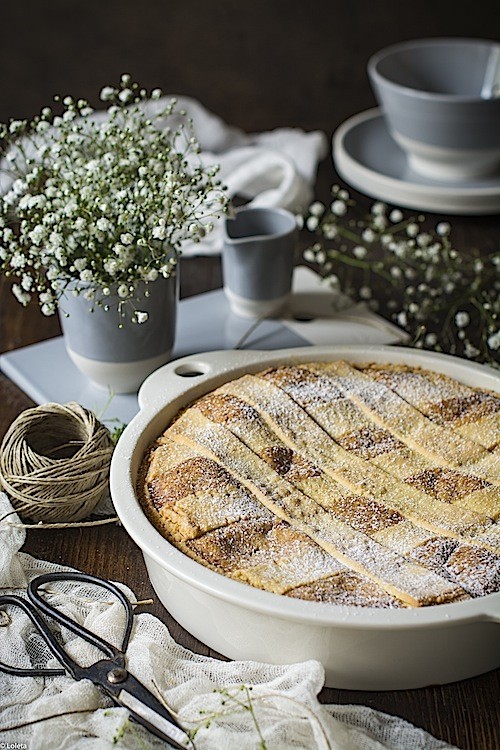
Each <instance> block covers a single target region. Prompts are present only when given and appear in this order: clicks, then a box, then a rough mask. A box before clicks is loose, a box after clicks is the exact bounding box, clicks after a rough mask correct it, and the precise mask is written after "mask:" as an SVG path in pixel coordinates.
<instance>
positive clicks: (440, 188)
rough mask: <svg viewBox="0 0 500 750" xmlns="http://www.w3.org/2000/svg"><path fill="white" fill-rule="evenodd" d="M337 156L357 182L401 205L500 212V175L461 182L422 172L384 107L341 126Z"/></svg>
mask: <svg viewBox="0 0 500 750" xmlns="http://www.w3.org/2000/svg"><path fill="white" fill-rule="evenodd" d="M333 161H334V164H335V168H336V170H337V172H338V173H339V175H340V176H341V177H342V178H343V179H344V180H345V181H346V182H347V183H349V184H350V185H352V187H354V188H356V189H357V190H359V191H360V192H362V193H364V194H365V195H369V196H371V197H373V198H377V199H379V200H384V201H387V202H389V203H393V204H395V205H398V206H404V207H405V208H413V209H416V210H423V211H434V212H437V213H451V214H469V215H472V214H474V215H479V214H496V213H498V212H500V175H494V176H491V177H484V178H481V179H478V180H477V181H472V180H471V181H468V182H461V183H457V182H445V181H441V180H432V179H431V178H429V177H424V176H423V175H419V174H417V173H416V172H414V171H413V170H412V169H411V168H410V167H409V165H408V161H407V158H406V156H405V153H404V151H402V149H401V148H400V147H399V146H398V144H397V143H396V142H395V141H394V139H393V138H392V137H391V135H390V134H389V131H388V129H387V126H386V122H385V118H384V116H383V114H382V112H381V110H380V109H379V108H376V109H369V110H368V111H367V112H361V113H360V114H358V115H354V117H350V118H349V119H348V120H347V121H346V122H345V123H343V125H341V126H340V127H339V128H338V129H337V130H336V132H335V133H334V136H333Z"/></svg>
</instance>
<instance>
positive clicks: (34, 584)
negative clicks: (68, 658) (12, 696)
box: [28, 571, 133, 664]
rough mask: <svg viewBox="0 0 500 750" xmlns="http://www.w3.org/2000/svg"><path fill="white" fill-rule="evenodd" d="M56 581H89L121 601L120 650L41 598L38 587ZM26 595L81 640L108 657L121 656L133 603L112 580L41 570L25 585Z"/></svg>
mask: <svg viewBox="0 0 500 750" xmlns="http://www.w3.org/2000/svg"><path fill="white" fill-rule="evenodd" d="M55 581H79V582H81V583H90V584H93V585H94V586H99V587H100V588H104V589H107V590H108V591H110V592H111V593H112V594H113V595H114V596H115V597H116V598H117V599H118V600H119V601H120V603H121V604H122V605H123V608H124V609H125V614H126V622H125V630H124V633H123V638H122V643H121V646H120V648H119V649H118V648H116V647H115V646H113V645H112V644H111V643H108V641H104V640H103V639H102V638H100V637H99V636H98V635H96V634H95V633H92V631H90V630H87V628H86V627H84V626H83V625H80V624H79V623H77V622H75V620H73V619H71V618H70V617H68V616H67V615H65V614H64V612H61V611H60V610H58V609H56V608H55V607H53V606H52V605H51V604H49V603H48V602H47V600H46V599H44V597H43V596H42V595H41V594H40V592H39V588H40V587H41V586H44V585H45V584H46V583H54V582H55ZM28 597H29V599H30V601H31V602H32V603H33V604H34V605H35V606H36V607H37V608H38V609H39V610H40V611H41V612H43V614H44V615H47V616H48V617H50V618H52V619H53V620H54V621H55V622H57V623H59V624H60V625H64V626H65V627H66V628H68V630H70V631H71V632H72V633H74V634H75V635H77V636H79V637H80V638H82V639H83V640H84V641H87V643H91V644H92V645H93V646H96V647H97V648H98V649H99V650H100V651H102V652H103V653H104V654H106V656H108V657H109V658H110V659H116V658H118V657H120V656H121V655H123V653H124V652H125V651H126V649H127V646H128V642H129V640H130V634H131V632H132V622H133V612H132V606H131V604H130V601H129V600H128V598H127V597H126V596H125V594H124V593H123V591H121V589H119V588H118V587H117V586H115V585H114V584H113V583H111V581H106V580H105V579H103V578H97V577H96V576H92V575H89V574H88V573H78V572H72V571H69V572H67V573H66V572H60V573H44V574H42V575H40V576H37V577H36V578H33V579H32V581H30V583H29V585H28ZM63 664H64V662H63Z"/></svg>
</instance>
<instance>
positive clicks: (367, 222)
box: [304, 185, 500, 367]
mask: <svg viewBox="0 0 500 750" xmlns="http://www.w3.org/2000/svg"><path fill="white" fill-rule="evenodd" d="M356 208H357V206H356V202H355V201H354V200H353V199H352V198H351V196H350V194H349V192H348V191H347V190H345V189H343V188H341V187H339V186H338V185H334V186H333V188H332V202H331V205H330V206H329V207H328V208H326V207H325V206H324V205H323V204H322V203H320V202H318V201H316V202H315V203H313V204H312V205H311V206H310V209H309V213H308V216H307V217H306V219H305V226H306V228H307V229H308V230H309V231H310V232H312V233H313V234H314V235H315V236H316V238H317V239H316V241H315V242H314V244H313V245H311V246H310V247H308V248H307V249H306V250H305V252H304V258H305V259H306V260H308V261H311V262H314V263H316V264H317V265H318V267H319V271H320V273H321V274H322V276H323V277H324V278H325V279H327V280H328V281H329V283H330V284H331V285H332V286H333V287H334V288H337V289H342V291H343V292H345V293H347V294H348V295H349V296H351V297H355V298H356V299H360V300H365V301H366V302H367V304H368V305H369V306H370V307H371V308H372V309H373V310H378V309H379V308H383V309H387V310H389V311H390V314H391V317H392V319H393V320H394V321H395V322H396V323H397V324H398V325H400V326H401V327H402V328H404V329H405V330H406V331H407V332H408V333H409V334H410V335H411V337H412V342H411V343H412V345H413V346H416V347H420V348H427V349H434V350H436V351H443V352H447V353H450V354H456V355H459V356H464V357H467V358H468V359H473V360H476V361H478V362H487V363H489V364H490V365H493V366H495V367H500V363H499V357H498V351H499V350H500V327H499V320H500V252H493V253H490V254H486V255H484V254H483V255H480V253H479V251H478V250H471V251H470V252H468V253H467V255H464V254H462V253H460V251H459V250H457V249H456V248H455V247H454V246H453V244H452V241H451V226H450V224H448V223H447V222H440V223H438V225H437V226H436V228H435V230H431V231H428V230H425V229H424V228H423V222H424V221H425V217H424V216H421V215H419V216H416V217H415V216H410V217H406V218H405V216H404V215H403V212H402V211H401V210H400V209H398V208H393V209H390V208H389V207H388V206H386V205H385V204H384V203H381V202H377V203H374V204H373V206H372V208H371V213H370V214H369V215H368V216H362V215H359V213H357V212H356Z"/></svg>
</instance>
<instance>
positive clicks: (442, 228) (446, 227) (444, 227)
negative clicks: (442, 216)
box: [436, 221, 451, 237]
mask: <svg viewBox="0 0 500 750" xmlns="http://www.w3.org/2000/svg"><path fill="white" fill-rule="evenodd" d="M450 232H451V226H450V224H449V223H448V222H447V221H440V222H439V224H438V225H437V226H436V233H437V234H439V236H440V237H446V236H448V235H449V234H450Z"/></svg>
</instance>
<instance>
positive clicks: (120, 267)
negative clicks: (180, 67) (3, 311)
mask: <svg viewBox="0 0 500 750" xmlns="http://www.w3.org/2000/svg"><path fill="white" fill-rule="evenodd" d="M101 99H102V100H103V101H106V102H107V103H108V109H107V111H104V112H94V111H93V109H92V107H90V106H89V104H88V102H87V101H85V100H83V99H79V100H75V99H73V98H72V97H70V96H67V97H65V98H64V99H63V100H62V102H61V100H60V98H59V97H55V101H56V105H57V106H58V107H59V108H60V109H61V111H60V112H59V114H54V112H53V110H52V108H51V107H45V108H44V109H42V111H41V113H40V114H39V115H37V116H36V117H34V118H33V119H32V120H31V121H28V120H11V121H10V123H8V124H6V125H0V143H1V145H2V150H1V151H0V155H2V154H3V157H2V159H1V162H0V173H1V174H0V180H1V181H0V272H3V273H4V274H5V275H7V276H14V277H17V283H15V284H14V285H13V292H14V294H15V296H16V298H17V299H18V301H19V302H20V303H21V304H23V305H26V304H28V302H29V301H30V300H31V298H32V297H33V296H35V297H37V298H38V302H39V304H40V307H41V310H42V312H43V313H44V314H45V315H51V314H53V313H54V312H55V311H56V309H57V305H58V301H59V298H60V297H61V295H62V294H63V293H64V289H65V287H66V286H67V284H68V283H69V282H70V281H72V280H75V279H76V280H77V281H78V282H79V283H81V284H82V286H83V290H82V293H83V294H84V296H85V297H86V298H87V299H94V298H95V297H96V293H97V292H99V295H98V296H99V297H101V296H104V297H108V298H111V296H112V295H116V296H117V298H118V300H121V301H123V302H126V301H127V300H129V299H130V298H131V297H133V295H134V291H135V288H136V286H137V283H138V282H143V283H146V284H148V283H150V282H153V281H155V280H156V279H157V278H158V276H163V277H165V278H167V277H168V276H170V275H171V273H172V272H173V269H174V267H175V264H176V260H177V258H178V255H179V254H180V252H181V249H182V245H183V243H184V242H185V241H186V240H188V239H189V240H190V241H194V242H197V241H200V239H201V238H202V237H203V236H204V235H205V234H206V233H207V232H210V231H211V230H212V228H213V218H214V217H218V216H219V215H220V214H221V213H222V212H223V211H225V210H226V206H227V199H226V196H225V193H224V189H223V187H222V185H221V182H220V180H219V179H218V177H217V173H218V167H217V166H204V165H203V164H202V162H201V161H200V157H199V152H200V148H199V145H198V143H197V140H196V138H195V135H194V132H193V126H192V122H191V120H190V119H188V118H187V116H186V113H185V112H183V111H182V110H179V111H176V101H175V100H171V101H169V102H167V103H165V101H164V99H163V98H162V93H161V91H160V90H159V89H154V90H153V91H152V92H150V93H148V92H147V91H146V90H145V89H142V88H139V86H138V84H136V83H132V82H131V79H130V76H128V75H124V76H122V78H121V84H120V86H119V87H117V88H114V87H111V86H105V87H104V88H103V89H102V91H101ZM133 318H134V320H135V321H136V322H138V323H142V322H144V321H145V320H146V319H147V314H146V313H144V312H141V311H134V313H133Z"/></svg>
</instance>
